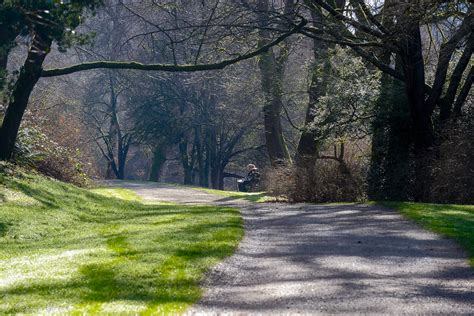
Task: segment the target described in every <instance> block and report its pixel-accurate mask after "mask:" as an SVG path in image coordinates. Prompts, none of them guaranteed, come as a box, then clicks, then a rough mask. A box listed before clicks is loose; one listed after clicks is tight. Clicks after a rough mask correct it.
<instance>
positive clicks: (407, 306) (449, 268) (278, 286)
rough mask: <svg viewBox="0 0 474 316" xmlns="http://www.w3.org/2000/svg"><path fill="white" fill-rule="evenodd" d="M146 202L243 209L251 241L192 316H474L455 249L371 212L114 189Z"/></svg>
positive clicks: (208, 283)
mask: <svg viewBox="0 0 474 316" xmlns="http://www.w3.org/2000/svg"><path fill="white" fill-rule="evenodd" d="M114 184H115V185H120V186H123V187H128V188H130V189H133V190H135V191H136V192H137V193H138V194H139V195H141V196H143V197H144V198H145V199H148V200H152V201H173V202H179V203H188V204H218V205H231V206H235V207H239V208H240V209H241V210H242V215H243V217H244V219H245V229H246V235H245V237H244V239H243V241H242V243H241V245H240V247H239V249H238V250H237V252H236V253H235V254H234V255H233V256H232V257H230V258H228V259H227V260H225V261H224V262H222V263H221V264H219V265H218V266H217V267H215V269H213V271H211V273H209V275H208V278H207V279H206V280H205V282H204V287H205V289H206V290H205V295H204V297H203V298H202V300H201V301H200V302H199V303H198V304H197V305H195V306H194V307H193V308H192V309H191V310H190V311H189V312H188V313H189V314H239V315H241V314H296V313H305V314H377V315H379V314H397V315H399V314H471V315H472V314H474V269H472V268H470V267H469V266H468V264H467V259H466V256H465V254H464V253H463V251H462V250H461V249H460V248H459V247H458V246H457V245H456V244H455V243H454V242H452V241H450V240H447V239H444V238H442V237H439V236H437V235H435V234H432V233H429V232H426V231H424V230H422V229H420V228H418V227H417V226H416V225H414V224H412V223H411V222H409V221H407V220H405V219H403V218H402V217H401V216H400V215H398V214H397V213H395V212H393V211H390V210H386V209H383V208H380V207H374V206H365V205H305V204H294V205H288V204H251V203H247V202H243V201H240V200H233V199H229V198H222V197H219V196H214V195H211V194H208V193H205V192H202V191H197V190H193V189H188V188H179V187H171V186H163V185H157V184H147V183H141V184H137V183H131V182H120V183H117V182H115V183H114Z"/></svg>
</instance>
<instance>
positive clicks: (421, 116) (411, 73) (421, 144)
mask: <svg viewBox="0 0 474 316" xmlns="http://www.w3.org/2000/svg"><path fill="white" fill-rule="evenodd" d="M405 25H406V28H407V33H406V36H405V37H406V39H405V40H404V42H403V44H402V47H403V52H402V56H401V57H402V62H403V69H404V73H405V89H406V94H407V98H408V104H409V105H410V112H411V118H412V132H413V143H414V154H415V188H414V199H415V201H426V200H428V196H429V191H430V190H429V188H430V182H431V176H430V173H431V164H432V160H433V158H434V157H433V145H434V140H435V137H434V131H433V123H432V109H430V107H429V106H427V104H426V102H425V90H424V87H425V72H424V63H423V54H422V44H421V34H420V26H419V23H418V22H416V21H415V22H412V21H410V22H406V23H405Z"/></svg>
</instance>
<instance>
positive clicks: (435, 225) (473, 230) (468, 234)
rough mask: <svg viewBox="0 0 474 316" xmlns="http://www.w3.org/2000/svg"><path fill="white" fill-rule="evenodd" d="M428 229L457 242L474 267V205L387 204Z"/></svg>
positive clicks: (386, 204)
mask: <svg viewBox="0 0 474 316" xmlns="http://www.w3.org/2000/svg"><path fill="white" fill-rule="evenodd" d="M383 205H385V206H387V207H391V208H394V209H397V210H398V211H400V212H401V213H402V214H403V215H404V216H406V217H407V218H409V219H412V220H414V221H415V222H417V223H419V224H420V225H421V226H423V227H424V228H426V229H429V230H431V231H433V232H435V233H438V234H441V235H444V236H447V237H449V238H452V239H454V240H456V241H457V242H458V243H459V244H460V245H461V246H462V247H463V248H464V249H466V251H467V253H468V255H469V262H470V264H471V266H473V267H474V205H444V204H423V203H408V202H386V203H383Z"/></svg>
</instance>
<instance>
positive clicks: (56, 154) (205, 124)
mask: <svg viewBox="0 0 474 316" xmlns="http://www.w3.org/2000/svg"><path fill="white" fill-rule="evenodd" d="M473 29H474V14H473V4H472V3H471V2H470V1H467V0H453V1H441V0H429V1H426V0H424V1H422V0H416V1H414V0H411V1H409V0H252V1H247V0H239V1H230V0H209V1H207V0H206V1H190V0H180V1H166V0H164V1H161V0H158V1H157V0H154V1H151V0H150V1H148V0H143V1H129V0H103V1H100V0H88V1H74V0H70V1H55V0H50V1H46V0H44V1H17V0H10V1H8V0H3V1H0V84H1V92H0V97H1V99H0V100H1V101H0V108H1V114H0V116H1V119H2V125H1V128H0V159H1V160H10V161H13V162H15V163H18V164H22V165H27V166H29V167H31V168H35V169H37V170H39V171H40V172H42V173H45V174H47V175H49V176H52V177H55V178H58V179H60V180H64V181H68V182H73V183H76V184H79V185H87V183H88V182H89V181H90V180H89V179H113V178H117V179H127V178H128V179H139V180H150V181H172V182H179V183H182V184H186V185H196V186H203V187H211V188H215V189H235V180H236V178H239V177H241V176H244V175H245V166H246V165H247V164H248V163H254V164H256V165H257V166H258V167H259V168H260V169H261V171H262V181H263V185H264V188H265V190H266V191H267V192H268V193H270V194H274V195H283V196H285V197H287V198H288V199H289V200H291V201H315V202H328V201H362V200H367V199H370V200H393V201H423V202H437V203H470V204H472V203H474V190H473V188H474V129H473V127H474V126H473V125H474V112H473V110H474V109H473V95H472V91H471V87H472V81H473V70H472V66H473V59H472V51H473V47H474V35H473Z"/></svg>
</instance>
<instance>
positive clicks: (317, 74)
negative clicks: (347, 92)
mask: <svg viewBox="0 0 474 316" xmlns="http://www.w3.org/2000/svg"><path fill="white" fill-rule="evenodd" d="M311 15H312V17H313V20H314V21H315V22H314V23H315V24H318V21H320V20H321V16H320V15H319V14H318V13H317V12H315V11H312V14H311ZM333 46H334V45H329V44H327V43H324V42H322V41H319V40H316V39H313V55H314V66H313V75H312V77H311V84H310V87H309V89H308V95H309V102H308V107H307V109H306V117H305V123H304V130H303V132H302V133H301V137H300V141H299V143H298V148H297V150H296V163H297V164H299V165H302V166H308V165H313V164H314V163H315V161H316V158H317V156H318V150H319V144H318V140H317V138H318V136H319V132H318V130H317V128H316V127H315V126H314V125H313V122H314V119H315V118H316V111H317V105H318V102H319V98H320V97H321V96H324V95H325V94H326V90H327V84H328V78H327V77H328V73H329V71H330V65H329V62H328V58H329V56H328V49H329V48H330V47H333ZM321 66H322V67H321ZM321 68H322V71H320V69H321Z"/></svg>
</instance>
